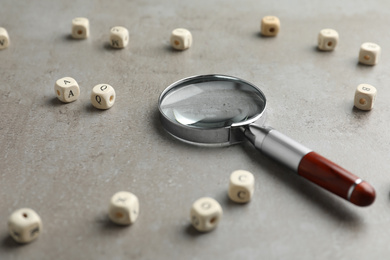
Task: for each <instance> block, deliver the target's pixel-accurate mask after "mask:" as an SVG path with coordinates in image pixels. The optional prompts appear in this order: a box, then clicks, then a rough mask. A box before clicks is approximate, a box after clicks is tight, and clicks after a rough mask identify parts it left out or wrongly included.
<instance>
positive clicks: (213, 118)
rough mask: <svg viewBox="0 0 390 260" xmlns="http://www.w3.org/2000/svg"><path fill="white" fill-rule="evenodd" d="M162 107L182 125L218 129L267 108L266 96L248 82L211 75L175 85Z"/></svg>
mask: <svg viewBox="0 0 390 260" xmlns="http://www.w3.org/2000/svg"><path fill="white" fill-rule="evenodd" d="M160 109H161V111H162V113H163V114H164V115H165V116H166V117H167V118H169V119H170V120H172V121H176V122H178V123H179V124H181V125H185V126H189V127H195V128H218V127H226V126H231V125H232V124H234V123H240V122H243V121H247V120H250V119H252V118H255V117H256V116H258V115H259V114H261V113H262V112H263V111H264V109H265V98H264V95H263V94H262V93H261V92H260V91H259V90H258V89H257V88H255V87H254V86H252V85H248V84H247V83H245V82H241V81H239V80H232V79H225V78H217V77H212V76H210V77H209V78H203V79H202V80H196V79H195V78H194V80H193V81H188V82H183V83H182V84H178V85H177V86H174V87H172V88H171V89H169V90H168V91H167V92H166V93H165V95H163V97H162V98H161V100H160Z"/></svg>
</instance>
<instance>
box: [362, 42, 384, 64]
mask: <svg viewBox="0 0 390 260" xmlns="http://www.w3.org/2000/svg"><path fill="white" fill-rule="evenodd" d="M380 55H381V47H380V46H379V45H378V44H375V43H372V42H366V43H363V44H362V46H360V52H359V62H360V63H362V64H365V65H375V64H377V63H378V61H379V57H380Z"/></svg>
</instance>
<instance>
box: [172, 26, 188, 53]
mask: <svg viewBox="0 0 390 260" xmlns="http://www.w3.org/2000/svg"><path fill="white" fill-rule="evenodd" d="M170 42H171V45H172V47H173V48H174V49H176V50H185V49H188V48H189V47H191V45H192V34H191V32H190V31H188V30H187V29H183V28H177V29H175V30H173V31H172V34H171V40H170Z"/></svg>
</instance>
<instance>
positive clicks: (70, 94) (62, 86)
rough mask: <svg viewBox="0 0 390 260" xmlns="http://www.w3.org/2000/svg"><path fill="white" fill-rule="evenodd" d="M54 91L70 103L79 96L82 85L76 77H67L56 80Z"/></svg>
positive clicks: (61, 98) (65, 101)
mask: <svg viewBox="0 0 390 260" xmlns="http://www.w3.org/2000/svg"><path fill="white" fill-rule="evenodd" d="M54 92H55V94H56V96H57V98H58V99H59V100H61V101H62V102H64V103H69V102H72V101H75V100H76V99H78V98H79V96H80V87H79V85H78V84H77V82H76V80H75V79H73V78H71V77H65V78H61V79H59V80H57V81H56V84H55V85H54Z"/></svg>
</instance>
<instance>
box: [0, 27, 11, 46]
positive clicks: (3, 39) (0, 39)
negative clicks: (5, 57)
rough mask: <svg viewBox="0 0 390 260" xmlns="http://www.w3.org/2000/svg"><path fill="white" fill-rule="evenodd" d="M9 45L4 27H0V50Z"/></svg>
mask: <svg viewBox="0 0 390 260" xmlns="http://www.w3.org/2000/svg"><path fill="white" fill-rule="evenodd" d="M8 46H9V36H8V32H7V30H6V29H5V28H3V27H0V50H2V49H5V48H7V47H8Z"/></svg>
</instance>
